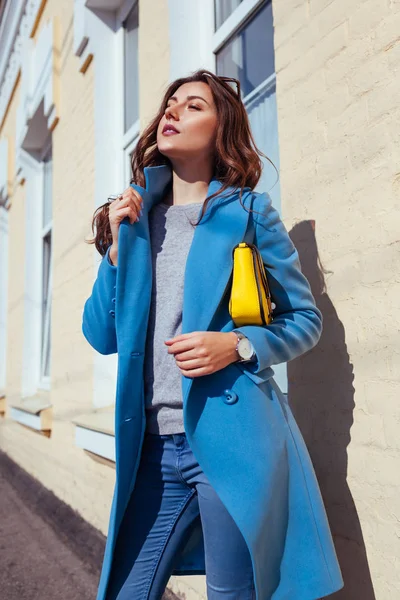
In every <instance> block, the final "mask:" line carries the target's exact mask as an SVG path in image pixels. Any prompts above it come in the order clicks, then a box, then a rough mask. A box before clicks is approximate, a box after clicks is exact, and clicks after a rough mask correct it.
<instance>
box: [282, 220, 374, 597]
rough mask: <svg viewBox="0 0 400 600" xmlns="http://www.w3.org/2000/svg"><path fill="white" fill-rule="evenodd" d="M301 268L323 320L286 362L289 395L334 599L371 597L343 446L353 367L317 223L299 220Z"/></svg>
mask: <svg viewBox="0 0 400 600" xmlns="http://www.w3.org/2000/svg"><path fill="white" fill-rule="evenodd" d="M289 235H290V237H291V239H292V241H293V243H294V245H295V246H296V248H297V250H298V252H299V257H300V262H301V266H302V271H303V273H304V275H305V276H306V277H307V279H308V281H309V282H310V285H311V289H312V292H313V295H314V298H315V301H316V303H317V306H318V308H319V309H320V310H321V312H322V314H323V319H324V326H323V332H322V335H321V339H320V341H319V343H318V345H317V346H316V347H315V348H314V349H313V350H312V351H311V352H306V353H305V354H303V355H302V356H300V357H299V358H297V359H294V360H293V361H290V362H289V363H288V364H287V369H288V398H289V403H290V406H291V408H292V411H293V414H294V416H295V419H296V421H297V423H298V425H299V427H300V430H301V432H302V434H303V437H304V440H305V442H306V444H307V446H308V449H309V452H310V455H311V459H312V461H313V464H314V468H315V472H316V474H317V478H318V481H319V485H320V488H321V493H322V496H323V499H324V503H325V507H326V511H327V514H328V519H329V523H330V526H331V530H332V535H333V538H334V542H335V547H336V552H337V555H338V559H339V562H340V567H341V570H342V574H343V579H344V587H343V588H342V590H340V591H339V592H336V593H335V594H333V595H331V596H330V598H332V599H333V598H334V599H335V600H354V598H362V599H363V600H375V594H374V589H373V584H372V581H371V575H370V571H369V566H368V559H367V553H366V549H365V544H364V540H363V534H362V531H361V526H360V521H359V518H358V515H357V510H356V507H355V504H354V501H353V497H352V495H351V492H350V489H349V487H348V485H347V481H346V478H347V462H348V461H347V446H348V445H349V443H350V440H351V437H350V429H351V426H352V424H353V409H354V406H355V405H354V387H353V379H354V375H353V365H352V364H351V363H350V358H349V355H348V353H347V348H346V339H345V330H344V327H343V324H342V323H341V322H340V320H339V318H338V315H337V313H336V310H335V307H334V306H333V304H332V302H331V300H330V299H329V296H328V294H327V293H326V288H325V275H326V274H327V273H329V272H327V271H325V270H324V268H323V266H322V265H321V263H320V260H319V257H318V248H317V243H316V238H315V222H314V221H302V222H301V223H298V224H296V225H295V226H294V227H293V229H292V230H291V231H290V234H289Z"/></svg>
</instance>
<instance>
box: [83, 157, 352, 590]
mask: <svg viewBox="0 0 400 600" xmlns="http://www.w3.org/2000/svg"><path fill="white" fill-rule="evenodd" d="M144 173H145V181H146V183H145V188H142V187H140V186H138V185H136V184H132V187H133V188H134V189H136V190H137V191H139V192H140V194H141V196H142V198H143V202H144V208H143V215H142V217H141V219H140V220H139V221H138V222H135V223H133V224H130V223H129V219H128V218H125V219H124V220H123V221H122V223H121V225H120V233H119V241H118V245H119V251H118V266H117V267H115V266H113V265H112V264H111V263H110V262H109V260H108V252H109V251H107V254H106V255H105V256H104V257H103V259H102V261H101V263H100V265H99V270H98V274H97V278H96V280H95V282H94V285H93V290H92V294H91V296H90V297H89V298H88V299H87V300H86V302H85V306H84V309H83V319H82V331H83V334H84V336H85V338H86V339H87V340H88V342H89V343H90V344H91V346H92V347H93V348H94V349H95V350H97V351H98V352H100V353H101V354H112V353H115V352H118V376H117V389H116V406H115V444H116V483H115V489H114V496H113V501H112V507H111V514H110V521H109V530H108V536H107V543H106V548H105V554H104V560H103V568H102V574H101V578H100V583H99V588H98V594H97V600H106V590H107V583H108V580H109V576H110V571H111V565H112V557H113V550H114V546H115V541H116V536H117V532H118V528H119V525H120V523H121V520H122V517H123V514H124V511H125V509H126V506H127V502H128V499H129V496H130V494H131V492H132V490H133V489H134V485H135V477H136V471H137V468H138V464H139V460H140V454H141V448H142V441H143V436H144V430H145V411H144V396H143V376H142V373H143V361H144V349H145V340H146V330H147V322H148V315H149V309H150V298H151V283H152V278H151V275H152V264H151V249H150V239H149V228H148V213H149V210H150V209H151V207H152V205H153V204H154V203H156V202H158V201H159V200H161V199H162V197H163V192H164V190H165V189H166V185H167V184H168V182H169V180H170V178H171V176H172V173H171V169H170V167H169V166H167V165H161V166H155V167H147V168H145V170H144ZM221 187H222V183H221V182H220V181H218V180H217V179H216V178H213V179H212V180H211V181H210V184H209V189H208V194H209V195H210V194H212V193H214V192H215V191H217V190H219V189H220V188H221ZM242 201H243V203H244V204H245V206H247V207H248V206H249V203H250V202H251V201H253V202H254V204H253V209H254V210H256V211H259V212H262V213H263V215H255V220H256V223H255V239H254V242H255V243H256V244H257V246H258V248H259V249H260V251H261V254H262V257H263V261H264V263H265V264H268V265H270V268H269V273H270V286H271V292H272V296H273V300H274V302H275V303H276V306H277V308H276V310H275V313H274V315H275V318H274V321H273V323H272V324H270V325H268V326H265V327H264V326H257V325H246V326H243V327H240V328H239V329H240V330H241V331H242V332H243V333H244V334H245V335H246V336H247V337H248V338H249V339H250V341H251V342H252V344H253V346H254V348H255V351H256V353H257V359H258V360H257V363H255V364H253V365H251V364H248V365H240V364H237V363H232V364H230V365H228V366H227V367H225V368H224V369H221V370H220V371H217V372H216V373H212V374H210V375H206V376H203V377H194V378H188V377H185V376H183V375H182V397H183V419H184V427H185V431H186V436H187V440H188V443H189V445H190V447H191V449H192V451H193V453H194V455H195V457H196V459H197V461H198V462H199V464H200V466H201V468H202V469H203V471H204V473H205V475H206V476H207V478H208V479H209V481H210V483H211V484H212V485H213V487H214V489H215V490H216V492H217V494H218V495H219V496H220V498H221V500H222V502H223V503H224V504H225V506H226V508H227V510H228V511H229V512H230V514H231V515H232V517H233V518H234V520H235V522H236V524H237V526H238V527H239V529H240V531H241V533H242V534H243V537H244V539H245V540H246V543H247V544H248V547H249V551H250V554H251V558H252V564H253V571H254V579H255V585H256V594H257V600H269V599H272V600H315V599H317V598H321V597H323V596H326V595H328V594H331V593H333V592H335V591H336V590H338V589H340V588H341V587H342V586H343V580H342V576H341V572H340V568H339V565H338V561H337V556H336V553H335V548H334V545H333V541H332V536H331V532H330V529H329V524H328V520H327V516H326V512H325V508H324V504H323V501H322V497H321V494H320V490H319V487H318V483H317V480H316V476H315V472H314V469H313V466H312V463H311V460H310V456H309V454H308V451H307V448H306V446H305V443H304V440H303V438H302V435H301V433H300V430H299V429H298V426H297V424H296V422H295V420H294V417H293V415H292V412H291V409H290V407H289V404H288V402H287V399H286V397H285V395H284V394H282V393H281V391H280V389H279V388H278V386H277V384H276V383H275V381H274V379H273V375H274V371H273V369H272V368H271V367H272V366H273V365H276V364H278V363H281V362H286V361H289V360H292V359H293V358H295V357H297V356H299V355H301V354H303V353H304V352H307V351H309V350H311V348H313V346H315V344H316V343H317V342H318V340H319V338H320V335H321V330H322V315H321V313H320V311H319V310H318V308H317V307H316V305H315V301H314V297H313V296H312V293H311V290H310V286H309V284H308V281H307V279H306V278H305V277H304V275H303V274H302V272H301V268H300V263H299V258H298V254H297V251H296V249H295V247H294V245H293V243H292V241H291V239H290V237H289V235H288V233H287V230H286V228H285V226H284V225H283V223H282V221H281V220H280V218H279V213H278V212H277V210H276V209H275V208H273V207H272V206H271V200H270V198H269V196H268V195H267V194H265V193H257V192H254V191H252V190H250V189H249V188H246V190H245V193H244V194H243V199H242ZM199 214H200V213H199ZM207 215H208V216H205V217H203V221H202V223H201V224H200V225H199V226H198V227H196V229H195V231H194V237H193V241H192V245H191V247H190V251H189V254H188V257H187V262H186V271H185V280H184V294H183V313H182V333H186V332H190V331H206V330H210V331H231V330H232V329H233V328H234V327H235V326H234V323H233V321H232V320H231V318H230V315H229V312H228V296H229V294H224V292H225V291H227V289H228V284H229V281H230V275H231V269H232V247H233V246H234V245H235V244H237V243H238V242H240V241H242V239H243V236H244V233H245V230H246V224H247V220H248V212H247V211H246V210H244V209H243V207H242V206H241V204H240V201H239V195H238V192H236V191H235V190H234V189H233V188H230V189H229V195H228V196H225V194H223V195H220V196H218V197H216V198H215V199H214V200H212V201H211V203H210V205H209V208H208V210H207ZM192 536H193V537H192V538H191V539H190V540H189V541H188V543H187V546H186V547H185V549H184V550H183V551H182V553H181V554H180V556H179V557H177V559H178V560H177V563H176V568H175V570H174V571H173V572H172V573H171V574H172V575H181V574H182V575H184V574H186V575H188V574H205V563H204V545H203V537H202V531H201V525H200V523H199V528H198V530H194V531H193V534H192Z"/></svg>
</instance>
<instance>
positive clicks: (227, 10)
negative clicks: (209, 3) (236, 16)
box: [214, 0, 243, 29]
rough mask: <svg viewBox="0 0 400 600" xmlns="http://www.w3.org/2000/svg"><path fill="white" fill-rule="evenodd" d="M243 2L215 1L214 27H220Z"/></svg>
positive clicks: (237, 0)
mask: <svg viewBox="0 0 400 600" xmlns="http://www.w3.org/2000/svg"><path fill="white" fill-rule="evenodd" d="M242 1H243V0H215V5H214V6H215V27H216V29H218V28H219V27H221V25H222V23H224V22H225V21H226V20H227V18H228V17H229V16H230V15H231V14H232V13H233V11H234V10H235V8H237V7H238V6H239V4H240V3H241V2H242Z"/></svg>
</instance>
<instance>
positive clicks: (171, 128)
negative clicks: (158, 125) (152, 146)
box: [162, 123, 179, 135]
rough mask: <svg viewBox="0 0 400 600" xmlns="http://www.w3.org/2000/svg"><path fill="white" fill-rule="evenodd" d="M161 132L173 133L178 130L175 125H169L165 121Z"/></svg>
mask: <svg viewBox="0 0 400 600" xmlns="http://www.w3.org/2000/svg"><path fill="white" fill-rule="evenodd" d="M162 132H163V133H165V134H167V135H168V134H175V133H179V131H178V130H177V128H176V127H174V125H171V124H170V123H166V124H165V125H164V127H163V130H162Z"/></svg>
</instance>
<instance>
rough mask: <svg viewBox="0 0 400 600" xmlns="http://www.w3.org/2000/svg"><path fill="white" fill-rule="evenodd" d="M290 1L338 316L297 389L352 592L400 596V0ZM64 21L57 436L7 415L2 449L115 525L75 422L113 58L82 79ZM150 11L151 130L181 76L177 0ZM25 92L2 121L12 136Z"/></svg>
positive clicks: (314, 209) (309, 158)
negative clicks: (103, 98)
mask: <svg viewBox="0 0 400 600" xmlns="http://www.w3.org/2000/svg"><path fill="white" fill-rule="evenodd" d="M273 12H274V25H275V48H276V57H275V59H276V71H277V102H278V118H279V123H278V125H279V143H280V161H281V173H280V183H281V192H282V211H283V217H284V221H285V224H286V226H287V228H288V229H289V230H290V231H291V235H292V237H293V239H294V241H295V243H296V245H297V247H298V248H299V251H300V255H301V260H302V265H303V270H304V271H305V273H306V275H307V277H308V278H309V280H310V282H311V284H312V286H313V291H314V293H315V296H316V299H317V302H318V305H319V306H320V308H321V309H322V310H323V313H324V334H323V337H322V338H321V342H320V344H319V346H318V348H317V349H315V351H313V352H312V353H310V355H306V356H304V357H301V358H300V359H298V360H297V361H293V362H292V363H290V364H289V365H288V374H289V394H290V400H291V403H292V406H293V409H294V412H295V414H296V417H297V419H298V422H299V425H300V426H301V429H302V431H303V433H304V436H305V439H306V442H307V444H308V446H309V448H310V452H311V455H312V458H313V462H314V464H315V468H316V471H317V475H318V477H319V481H320V484H321V490H322V493H323V496H324V500H325V503H326V506H327V510H328V516H329V519H330V522H331V524H332V530H333V533H334V537H335V542H336V547H337V549H338V554H339V558H340V561H341V565H342V569H343V572H344V576H345V582H346V587H345V589H344V591H343V592H339V593H338V594H337V595H336V596H335V597H337V598H342V599H344V600H353V599H354V598H362V599H363V600H372V599H373V598H374V594H373V591H372V590H373V588H375V594H376V598H378V599H379V600H392V599H395V598H397V597H398V594H399V591H400V582H399V577H398V570H396V561H397V560H398V558H397V557H398V556H399V542H398V539H399V537H400V536H399V528H398V513H399V509H400V503H399V500H398V497H399V487H400V482H399V472H400V469H399V461H398V452H399V441H398V439H399V420H400V415H399V409H398V402H397V398H398V389H399V385H398V384H399V371H398V369H397V370H396V367H397V365H398V364H399V344H398V342H397V339H398V335H397V332H396V329H397V330H398V327H399V320H400V318H399V316H398V315H399V314H400V312H399V308H400V307H399V300H398V298H399V297H400V293H399V291H400V290H399V283H398V281H399V279H398V275H397V270H398V269H397V268H396V267H397V266H398V264H399V263H398V242H397V240H398V230H399V212H398V204H399V202H398V198H399V192H400V175H399V167H398V156H399V127H398V122H399V116H400V115H399V108H398V105H399V103H398V98H399V87H400V84H399V83H398V77H396V69H398V67H397V65H398V63H399V48H400V44H399V43H398V32H399V31H400V6H399V3H396V2H392V1H390V0H385V1H383V0H374V1H373V2H372V0H371V1H361V0H360V1H356V0H350V2H349V1H348V0H347V2H345V1H344V0H335V2H332V1H329V0H309V1H308V2H307V1H305V0H285V1H284V2H278V1H277V0H274V2H273ZM49 18H56V19H57V24H58V27H59V35H60V46H59V47H60V56H59V77H60V80H59V83H60V87H59V91H60V95H59V102H58V111H59V115H60V121H59V123H58V125H57V126H56V128H55V130H54V133H53V157H55V158H54V160H53V168H54V173H53V185H54V188H53V196H54V205H53V208H54V210H53V243H54V248H53V250H54V255H53V256H54V270H53V273H54V281H53V309H52V340H51V343H52V389H51V401H52V403H53V406H54V421H53V430H52V436H51V438H49V439H47V438H45V437H42V436H40V435H38V434H36V433H34V432H32V431H30V430H28V429H26V428H24V427H22V426H20V425H18V424H17V423H14V422H13V421H11V420H10V419H9V417H8V416H6V418H5V419H3V420H1V421H0V447H1V448H2V449H3V450H5V451H6V452H8V453H9V454H10V456H11V457H12V458H13V459H14V460H16V461H17V462H18V463H19V464H20V465H21V466H22V467H23V468H25V469H26V470H27V471H28V472H30V473H32V474H33V475H34V476H36V477H37V478H38V479H39V480H40V481H42V482H43V483H44V485H45V486H46V487H48V488H49V489H51V490H53V491H54V492H55V493H56V494H57V495H58V496H59V497H60V498H62V499H63V500H65V501H66V502H67V503H68V504H70V505H71V506H72V507H73V508H75V509H76V510H78V512H80V513H81V514H82V515H83V516H84V518H86V519H87V520H88V521H89V522H90V523H92V524H93V525H95V526H96V527H98V528H99V529H100V530H102V531H103V533H106V529H107V522H108V515H109V509H110V503H111V493H112V486H113V482H114V475H115V472H114V470H113V469H110V468H108V467H106V466H104V465H101V464H98V463H95V462H94V461H93V460H91V459H90V458H89V457H88V456H87V455H85V453H84V452H83V451H82V450H80V449H78V448H76V446H75V442H74V426H73V425H72V423H71V422H72V419H73V418H74V417H75V416H77V415H79V414H81V413H85V412H87V411H88V410H90V409H91V408H92V406H93V403H92V398H93V359H94V351H93V350H92V349H91V348H90V346H89V345H88V344H87V342H86V340H85V339H84V338H83V336H82V334H81V314H82V308H83V304H84V301H85V299H86V298H87V297H88V295H89V293H90V291H91V286H92V283H93V248H92V247H91V246H88V245H87V244H85V242H84V240H85V238H87V237H89V236H90V235H91V232H90V222H91V218H92V214H93V211H94V200H93V198H94V180H95V176H96V174H95V165H94V127H95V124H94V120H93V102H94V98H93V90H94V69H95V65H96V57H94V61H93V62H92V64H91V65H90V66H89V68H88V70H87V72H86V73H85V74H82V73H80V72H79V59H78V58H77V57H75V56H74V55H73V50H72V47H73V40H72V36H73V3H72V2H70V0H62V1H60V0H48V2H47V3H46V4H45V7H44V11H43V14H42V15H41V19H40V22H39V27H38V31H37V33H36V36H35V37H37V34H38V32H39V31H40V27H42V26H43V24H44V23H45V22H46V21H47V19H49ZM139 19H140V33H139V46H140V70H139V72H140V118H141V129H143V127H144V126H145V125H146V124H147V122H148V120H149V119H150V118H152V116H153V115H154V113H155V111H156V109H157V108H158V105H159V102H160V100H161V94H162V92H163V91H164V89H165V86H166V85H167V83H168V78H169V38H168V26H167V23H168V3H167V0H157V2H156V8H155V7H154V3H149V2H141V3H140V14H139ZM149 31H151V32H152V34H151V35H149V34H148V32H149ZM19 89H20V88H19V87H18V88H17V90H16V94H15V95H14V97H13V99H12V102H11V106H10V109H9V111H8V113H7V117H6V120H5V123H4V126H3V128H2V131H1V132H0V133H1V135H6V136H8V137H9V138H10V139H12V140H13V139H14V138H15V119H16V109H17V106H18V102H19ZM14 175H15V174H13V176H14ZM25 190H26V188H25V187H24V186H18V187H17V188H16V192H15V195H14V197H13V198H12V207H11V210H10V252H9V260H10V264H9V270H10V273H12V277H11V279H10V285H9V312H8V336H9V337H8V342H7V359H8V362H7V395H8V396H9V397H17V396H18V394H19V393H20V389H21V368H22V340H23V294H24V287H23V269H21V265H22V264H23V263H24V256H25V244H24V230H23V227H22V226H21V224H22V223H24V218H25V201H26V198H25V193H26V192H25ZM311 220H315V232H314V230H313V228H312V227H311V225H310V221H311ZM321 267H323V269H324V271H322V272H321ZM321 273H322V275H323V276H324V277H323V279H324V284H325V286H326V288H324V285H323V282H322V281H321ZM372 581H373V583H372ZM170 583H171V585H172V587H173V589H174V590H175V591H179V592H180V593H182V594H186V596H187V598H188V599H189V598H199V597H202V598H205V597H206V593H205V581H204V578H203V577H186V578H183V577H182V578H172V579H171V582H170Z"/></svg>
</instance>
